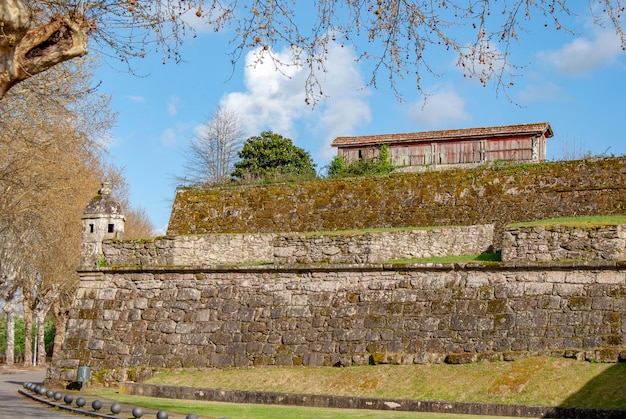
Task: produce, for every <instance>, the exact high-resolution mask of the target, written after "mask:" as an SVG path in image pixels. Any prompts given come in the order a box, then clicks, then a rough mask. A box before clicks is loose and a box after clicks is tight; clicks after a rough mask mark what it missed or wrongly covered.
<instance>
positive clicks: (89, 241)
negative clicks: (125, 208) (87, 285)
mask: <svg viewBox="0 0 626 419" xmlns="http://www.w3.org/2000/svg"><path fill="white" fill-rule="evenodd" d="M82 220H83V243H82V249H81V265H82V266H85V267H87V266H90V267H93V266H97V265H98V263H99V261H100V260H101V259H102V258H103V255H102V241H103V240H105V239H123V238H124V222H125V218H124V215H123V214H122V207H121V205H120V204H119V203H118V202H117V201H116V200H115V199H114V198H113V197H112V196H111V187H110V185H109V184H108V183H103V184H102V188H100V190H99V191H98V195H96V197H95V198H93V199H92V200H91V201H89V203H88V204H87V207H86V208H85V212H84V213H83V217H82Z"/></svg>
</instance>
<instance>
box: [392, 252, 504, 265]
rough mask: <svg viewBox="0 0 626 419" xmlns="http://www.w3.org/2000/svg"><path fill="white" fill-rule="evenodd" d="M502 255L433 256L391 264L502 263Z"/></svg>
mask: <svg viewBox="0 0 626 419" xmlns="http://www.w3.org/2000/svg"><path fill="white" fill-rule="evenodd" d="M501 260H502V257H501V255H500V253H480V254H473V255H460V256H433V257H428V258H412V259H395V260H393V261H391V263H468V262H500V261H501Z"/></svg>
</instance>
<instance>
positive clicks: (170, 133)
mask: <svg viewBox="0 0 626 419" xmlns="http://www.w3.org/2000/svg"><path fill="white" fill-rule="evenodd" d="M192 129H193V124H192V123H190V122H177V123H175V124H174V125H173V126H171V127H169V128H167V129H165V130H164V131H163V132H161V136H160V137H159V140H160V141H161V144H163V145H164V146H166V147H176V146H178V145H179V143H182V142H184V141H186V140H187V139H188V138H189V136H190V132H191V130H192Z"/></svg>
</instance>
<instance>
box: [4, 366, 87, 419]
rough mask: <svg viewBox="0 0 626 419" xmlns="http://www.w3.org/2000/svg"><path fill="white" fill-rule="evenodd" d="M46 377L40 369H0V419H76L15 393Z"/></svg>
mask: <svg viewBox="0 0 626 419" xmlns="http://www.w3.org/2000/svg"><path fill="white" fill-rule="evenodd" d="M45 376H46V370H45V369H42V368H29V369H10V368H6V367H3V368H0V418H2V419H18V418H19V419H24V418H29V419H31V418H32V419H47V418H54V419H76V418H79V417H80V416H77V415H73V414H70V413H66V412H63V411H60V410H57V409H53V408H51V407H47V406H46V405H44V404H42V403H38V402H35V401H33V400H31V399H29V398H27V397H24V396H22V395H20V394H19V393H18V392H17V391H18V390H19V389H21V388H22V384H24V383H26V382H31V383H41V382H42V381H43V379H44V378H45Z"/></svg>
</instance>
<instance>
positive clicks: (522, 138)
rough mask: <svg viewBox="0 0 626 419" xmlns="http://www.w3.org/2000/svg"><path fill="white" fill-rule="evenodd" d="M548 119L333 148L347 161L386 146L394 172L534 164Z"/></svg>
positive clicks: (369, 139)
mask: <svg viewBox="0 0 626 419" xmlns="http://www.w3.org/2000/svg"><path fill="white" fill-rule="evenodd" d="M552 136H553V132H552V128H551V127H550V124H549V123H547V122H541V123H533V124H521V125H507V126H496V127H482V128H467V129H454V130H442V131H427V132H414V133H403V134H382V135H368V136H359V137H338V138H336V139H335V141H333V143H332V146H333V147H337V155H338V156H343V157H344V158H345V161H346V163H351V162H354V161H356V160H359V159H371V158H376V157H378V156H379V155H380V147H381V146H382V145H387V146H388V148H389V160H390V161H389V163H391V164H392V165H394V166H396V168H397V170H398V171H420V170H425V169H427V168H437V169H446V168H453V167H459V166H460V167H471V166H476V165H480V164H484V163H488V162H494V161H514V162H527V163H538V162H542V161H545V160H546V139H548V138H550V137H552Z"/></svg>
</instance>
